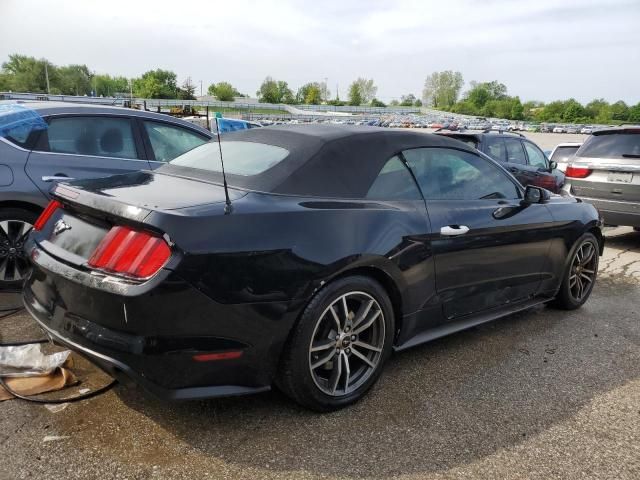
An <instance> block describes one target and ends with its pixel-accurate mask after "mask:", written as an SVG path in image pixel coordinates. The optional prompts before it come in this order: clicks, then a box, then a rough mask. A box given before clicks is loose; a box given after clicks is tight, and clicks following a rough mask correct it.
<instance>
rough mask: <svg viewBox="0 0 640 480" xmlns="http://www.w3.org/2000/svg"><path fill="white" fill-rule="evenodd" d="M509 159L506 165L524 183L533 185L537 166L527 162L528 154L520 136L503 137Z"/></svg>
mask: <svg viewBox="0 0 640 480" xmlns="http://www.w3.org/2000/svg"><path fill="white" fill-rule="evenodd" d="M502 141H503V142H504V146H505V152H506V155H507V161H506V163H505V165H504V166H505V167H506V169H507V170H509V172H511V173H512V174H513V176H514V177H516V178H517V179H518V181H519V182H520V183H521V184H522V185H532V184H533V183H534V181H535V179H536V171H537V168H533V167H531V166H530V165H528V164H527V155H526V153H525V151H524V147H523V145H522V141H520V139H519V138H503V139H502Z"/></svg>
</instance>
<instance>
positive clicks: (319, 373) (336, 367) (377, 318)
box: [276, 276, 395, 412]
mask: <svg viewBox="0 0 640 480" xmlns="http://www.w3.org/2000/svg"><path fill="white" fill-rule="evenodd" d="M345 305H346V308H345ZM367 325H368V326H367ZM394 325H395V319H394V311H393V306H392V304H391V301H390V300H389V296H388V295H387V293H386V291H385V289H384V288H383V287H382V286H381V285H380V284H379V283H378V282H376V281H375V280H373V279H372V278H369V277H365V276H350V277H344V278H341V279H338V280H336V281H335V282H331V283H329V284H328V285H326V286H325V287H324V288H322V290H320V291H319V292H318V293H317V294H316V296H315V297H314V298H313V299H312V300H311V301H310V302H309V304H308V305H307V306H306V308H305V309H304V311H303V313H302V315H301V317H300V319H299V321H298V323H297V324H296V325H295V327H294V328H293V331H292V332H291V335H290V337H289V339H288V341H287V344H286V346H285V349H284V351H283V356H282V359H281V363H280V369H279V374H278V377H277V379H276V384H277V386H278V387H279V388H280V390H282V391H283V392H284V393H285V394H286V395H287V396H289V397H290V398H291V399H293V400H294V401H296V402H298V403H299V404H301V405H303V406H305V407H307V408H310V409H312V410H315V411H318V412H328V411H332V410H337V409H339V408H343V407H345V406H347V405H350V404H352V403H354V402H356V401H358V400H359V399H360V398H362V397H363V396H364V395H365V393H366V392H367V391H368V390H369V389H370V388H371V386H372V385H373V384H374V383H375V382H376V380H377V379H378V377H379V376H380V374H381V372H382V369H383V366H384V364H385V362H386V361H387V359H388V358H389V356H390V355H391V351H392V343H393V337H394ZM364 327H366V328H364ZM326 345H330V346H329V348H326ZM363 345H367V347H366V348H365V347H363ZM332 352H333V353H332ZM363 357H364V358H363ZM365 359H366V360H365ZM336 360H337V361H336ZM323 362H324V363H323Z"/></svg>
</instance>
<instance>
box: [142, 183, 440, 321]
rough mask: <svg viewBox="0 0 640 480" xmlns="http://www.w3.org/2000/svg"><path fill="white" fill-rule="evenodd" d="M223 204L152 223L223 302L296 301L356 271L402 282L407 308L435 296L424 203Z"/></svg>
mask: <svg viewBox="0 0 640 480" xmlns="http://www.w3.org/2000/svg"><path fill="white" fill-rule="evenodd" d="M222 209H223V205H220V204H218V205H215V206H206V207H195V208H193V209H182V210H181V212H180V213H181V215H176V214H175V213H176V212H175V211H174V212H172V213H169V212H153V213H151V215H150V216H149V217H148V218H147V219H146V220H145V223H149V224H152V225H154V226H156V227H157V228H160V229H161V230H163V231H165V232H167V233H168V234H169V235H170V236H171V238H172V240H174V241H175V243H176V245H177V246H178V247H179V248H180V249H181V250H182V251H183V252H184V259H183V261H182V262H181V264H180V265H179V266H178V267H177V269H176V273H177V274H179V275H180V276H181V277H183V278H185V279H186V280H187V281H189V282H190V283H192V284H193V285H195V286H196V287H197V288H198V289H200V290H201V291H203V292H204V293H206V294H207V295H209V296H210V297H211V298H213V299H214V300H216V301H218V302H220V303H254V302H268V301H283V300H285V301H289V300H291V301H292V302H291V309H299V308H301V307H302V306H303V305H304V304H306V302H307V301H308V299H309V298H310V297H311V296H312V295H313V293H314V291H315V290H316V289H318V288H319V287H321V286H322V285H323V284H324V283H325V282H328V281H330V280H331V279H332V278H335V277H336V276H339V275H341V274H344V273H345V272H347V271H350V270H353V269H356V268H363V267H366V268H375V269H378V270H380V271H381V272H384V274H386V275H388V276H389V278H391V279H393V282H394V283H395V284H396V285H397V288H398V290H399V292H400V293H401V297H402V310H403V312H405V313H411V312H413V311H416V310H418V309H419V308H420V307H421V305H422V304H424V303H425V299H427V298H428V297H429V295H430V294H431V295H433V294H434V288H433V287H434V277H433V259H432V257H431V251H430V246H429V245H430V244H429V240H428V231H429V225H428V221H427V217H426V212H425V210H424V203H423V202H421V201H420V202H393V203H391V202H386V203H378V202H367V201H335V200H317V199H309V198H306V199H305V198H298V197H288V196H274V195H263V194H256V193H251V194H249V195H247V196H245V197H243V198H242V199H240V200H238V201H236V202H234V203H233V212H232V213H231V214H228V215H224V214H222Z"/></svg>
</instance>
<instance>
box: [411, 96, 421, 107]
mask: <svg viewBox="0 0 640 480" xmlns="http://www.w3.org/2000/svg"><path fill="white" fill-rule="evenodd" d="M413 106H414V107H421V106H422V101H421V100H420V99H419V98H418V99H416V101H415V102H413Z"/></svg>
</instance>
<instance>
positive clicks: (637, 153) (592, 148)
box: [576, 131, 640, 158]
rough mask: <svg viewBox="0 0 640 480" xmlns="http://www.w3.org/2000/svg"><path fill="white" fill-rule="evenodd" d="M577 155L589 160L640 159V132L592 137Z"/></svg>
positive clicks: (604, 134)
mask: <svg viewBox="0 0 640 480" xmlns="http://www.w3.org/2000/svg"><path fill="white" fill-rule="evenodd" d="M576 155H577V156H578V157H589V158H640V131H638V132H615V133H601V134H599V135H591V136H590V137H589V138H587V140H586V141H585V142H584V144H583V145H582V147H581V148H580V150H578V153H577V154H576Z"/></svg>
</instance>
